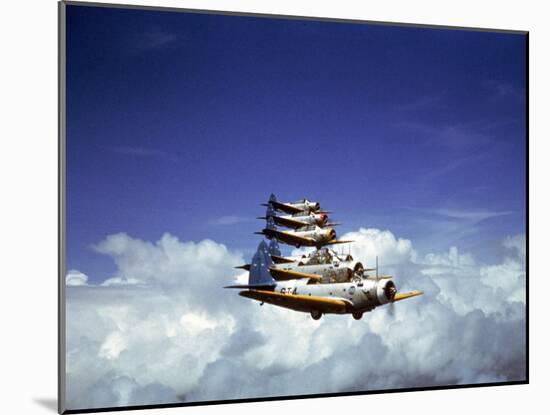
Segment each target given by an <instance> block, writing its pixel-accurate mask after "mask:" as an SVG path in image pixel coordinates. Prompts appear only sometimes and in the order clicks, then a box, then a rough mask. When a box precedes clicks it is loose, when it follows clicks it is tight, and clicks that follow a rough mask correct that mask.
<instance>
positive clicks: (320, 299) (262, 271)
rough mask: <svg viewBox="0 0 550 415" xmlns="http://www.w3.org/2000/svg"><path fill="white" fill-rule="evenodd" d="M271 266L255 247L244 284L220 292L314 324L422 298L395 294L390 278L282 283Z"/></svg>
mask: <svg viewBox="0 0 550 415" xmlns="http://www.w3.org/2000/svg"><path fill="white" fill-rule="evenodd" d="M272 265H273V261H272V259H271V255H270V253H269V250H268V247H267V244H266V243H265V241H262V242H261V243H260V245H259V246H258V249H257V251H256V253H255V254H254V257H253V258H252V263H251V265H250V271H249V274H248V284H237V285H229V286H226V287H224V288H236V289H241V291H240V292H239V295H240V296H242V297H245V298H250V299H252V300H256V301H259V302H260V305H263V304H264V303H268V304H272V305H276V306H279V307H284V308H288V309H290V310H295V311H301V312H305V313H310V315H311V317H312V318H313V319H314V320H319V319H320V318H321V317H322V316H323V314H351V315H352V316H353V318H354V319H355V320H360V319H361V318H362V317H363V314H364V313H366V312H369V311H372V310H374V309H375V308H376V307H378V306H381V305H384V304H391V303H395V302H397V301H402V300H405V299H407V298H412V297H416V296H419V295H422V294H423V292H422V291H412V292H408V293H398V292H397V287H396V285H395V283H394V281H393V279H392V278H391V277H387V278H376V279H366V278H362V279H359V280H354V281H351V282H341V283H335V284H319V283H318V280H315V279H312V278H308V277H304V278H294V279H290V280H289V279H285V278H280V276H279V275H277V274H275V275H273V274H272V272H271V271H270V268H271V267H272Z"/></svg>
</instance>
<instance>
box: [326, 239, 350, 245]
mask: <svg viewBox="0 0 550 415" xmlns="http://www.w3.org/2000/svg"><path fill="white" fill-rule="evenodd" d="M351 242H355V241H341V240H339V241H337V240H336V239H335V240H332V241H330V242H327V243H326V244H325V245H336V244H349V243H351Z"/></svg>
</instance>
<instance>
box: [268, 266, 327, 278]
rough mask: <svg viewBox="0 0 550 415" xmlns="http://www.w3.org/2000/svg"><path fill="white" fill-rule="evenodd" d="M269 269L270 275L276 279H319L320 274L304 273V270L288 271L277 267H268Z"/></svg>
mask: <svg viewBox="0 0 550 415" xmlns="http://www.w3.org/2000/svg"><path fill="white" fill-rule="evenodd" d="M269 271H271V276H272V277H273V278H275V279H276V280H277V281H288V280H297V279H302V278H304V279H310V280H314V281H321V276H319V275H315V274H306V273H304V272H297V271H288V270H284V269H278V268H269Z"/></svg>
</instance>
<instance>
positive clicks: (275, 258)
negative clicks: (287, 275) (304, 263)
mask: <svg viewBox="0 0 550 415" xmlns="http://www.w3.org/2000/svg"><path fill="white" fill-rule="evenodd" d="M271 259H272V260H273V262H275V263H276V264H290V263H292V262H296V261H295V260H293V259H288V258H285V257H284V256H279V255H271Z"/></svg>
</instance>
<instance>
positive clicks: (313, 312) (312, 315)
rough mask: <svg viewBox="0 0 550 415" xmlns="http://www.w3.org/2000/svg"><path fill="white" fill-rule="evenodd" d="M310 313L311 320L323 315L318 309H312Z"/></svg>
mask: <svg viewBox="0 0 550 415" xmlns="http://www.w3.org/2000/svg"><path fill="white" fill-rule="evenodd" d="M310 314H311V318H312V319H313V320H319V319H320V318H321V316H322V315H323V313H321V312H320V311H319V310H313V311H312V312H311V313H310Z"/></svg>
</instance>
